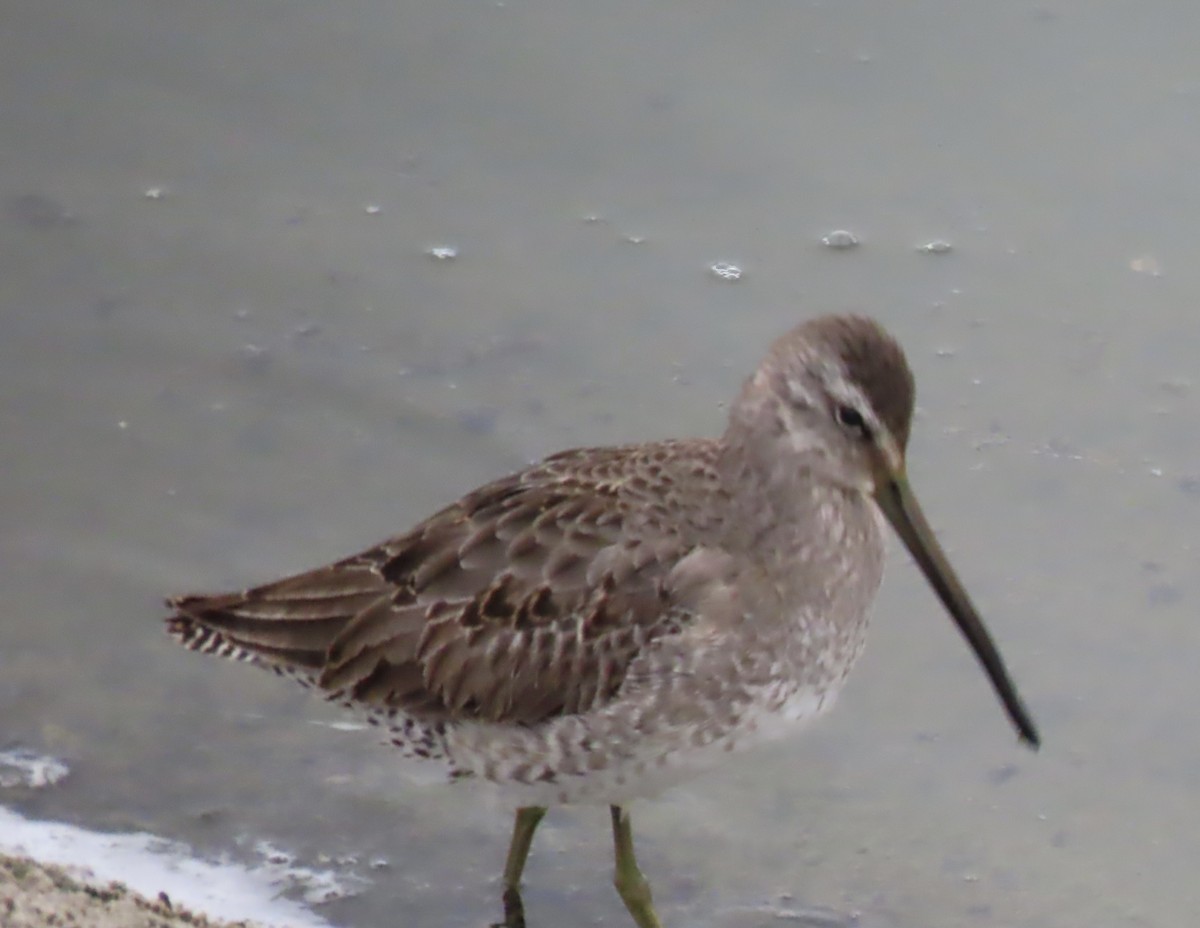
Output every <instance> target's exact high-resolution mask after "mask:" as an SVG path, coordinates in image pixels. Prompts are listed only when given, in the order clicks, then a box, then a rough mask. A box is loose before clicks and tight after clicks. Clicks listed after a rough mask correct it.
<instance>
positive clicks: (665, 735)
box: [447, 683, 836, 806]
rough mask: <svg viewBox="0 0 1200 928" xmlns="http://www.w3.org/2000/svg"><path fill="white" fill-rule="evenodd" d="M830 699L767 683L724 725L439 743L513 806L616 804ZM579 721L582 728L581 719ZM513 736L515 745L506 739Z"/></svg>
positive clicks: (488, 735)
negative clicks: (627, 735)
mask: <svg viewBox="0 0 1200 928" xmlns="http://www.w3.org/2000/svg"><path fill="white" fill-rule="evenodd" d="M835 697H836V689H835V688H822V689H816V688H812V687H795V686H792V687H787V686H785V685H784V684H782V683H780V684H771V685H769V686H766V687H763V688H762V691H761V692H754V693H750V694H747V697H746V699H745V701H744V702H743V704H742V705H741V707H740V708H739V709H738V710H737V711H736V712H735V713H734V714H732V715H730V716H729V717H728V724H726V725H715V724H713V723H712V722H711V720H710V721H706V722H697V723H693V724H685V725H680V726H675V727H672V726H663V727H661V728H659V729H658V730H657V731H655V732H653V733H651V734H641V735H633V734H632V733H631V735H632V736H631V737H630V738H629V739H627V740H622V739H621V738H620V737H619V735H618V734H617V732H616V731H613V730H611V729H606V728H605V727H604V726H603V725H597V726H596V727H595V728H591V730H590V731H589V732H588V734H586V735H584V736H583V737H574V736H573V734H574V733H568V734H567V735H566V736H564V735H563V733H562V732H555V731H554V730H553V729H550V730H549V731H547V732H537V731H536V730H530V729H526V730H525V731H523V732H520V733H518V732H515V731H512V730H509V731H506V732H504V733H503V735H502V736H500V737H497V735H496V733H495V732H487V731H484V730H483V729H485V728H491V727H492V726H471V727H469V728H466V729H464V728H459V729H458V730H457V731H453V732H450V733H448V741H447V746H448V748H449V751H450V754H451V755H452V757H453V761H454V766H455V767H456V768H457V772H458V777H459V778H463V774H466V778H467V779H471V780H476V781H484V782H490V783H492V784H494V785H495V786H496V787H498V788H499V790H500V793H501V795H502V797H503V798H504V799H506V800H508V801H511V802H512V803H514V804H516V805H543V806H544V805H563V804H614V803H615V804H621V803H625V802H629V801H631V800H633V799H642V798H648V797H651V796H655V795H657V794H659V793H661V792H663V791H664V790H666V789H668V788H670V787H672V786H675V785H677V784H679V783H682V782H685V781H687V780H689V779H692V778H693V777H695V776H698V775H700V774H702V773H704V772H705V771H707V770H710V769H712V768H713V767H717V766H720V765H723V764H726V763H728V762H729V761H730V760H731V759H732V758H733V756H735V755H737V754H741V753H743V752H746V751H751V750H754V749H756V748H759V747H761V746H764V745H768V744H771V743H774V742H777V741H780V740H783V739H785V738H787V737H789V736H791V735H794V734H796V733H797V732H798V731H799V730H801V729H803V727H804V726H805V724H806V723H807V722H809V721H811V720H812V719H814V718H816V717H817V716H818V715H821V714H823V713H824V712H826V711H827V710H828V709H829V708H830V707H831V706H832V704H833V701H834V698H835ZM580 724H581V725H582V726H586V720H580ZM588 727H589V728H590V726H588ZM472 728H473V729H475V730H472ZM518 734H519V735H520V740H514V739H515V738H516V736H517V735H518ZM502 745H503V746H502Z"/></svg>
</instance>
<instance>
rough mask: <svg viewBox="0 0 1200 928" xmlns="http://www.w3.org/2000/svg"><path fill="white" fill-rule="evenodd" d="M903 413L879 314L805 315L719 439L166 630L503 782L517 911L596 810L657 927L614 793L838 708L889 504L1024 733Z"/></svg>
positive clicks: (462, 518) (494, 505)
mask: <svg viewBox="0 0 1200 928" xmlns="http://www.w3.org/2000/svg"><path fill="white" fill-rule="evenodd" d="M912 411H913V377H912V373H911V372H910V370H909V367H908V363H907V362H906V361H905V358H904V354H903V352H902V351H901V350H900V347H899V346H898V345H897V343H896V342H895V341H894V340H893V339H892V338H891V337H890V336H889V335H888V334H887V333H886V332H885V331H884V330H883V329H882V328H881V327H880V326H879V325H878V324H877V323H875V322H873V321H871V320H869V319H865V318H860V317H854V316H827V317H823V318H820V319H814V320H811V321H809V322H805V323H803V324H801V325H799V326H797V327H796V328H795V329H793V330H792V331H790V332H788V333H787V334H786V335H784V336H782V337H781V338H780V339H778V340H777V341H776V342H775V344H774V345H773V346H772V347H771V349H770V351H769V352H768V354H767V356H766V358H765V359H764V360H763V362H762V364H761V365H760V366H759V368H758V370H757V371H755V372H754V374H753V375H752V376H751V377H750V378H749V379H748V380H747V381H746V382H745V385H744V386H743V387H742V390H741V393H740V394H739V396H738V398H737V400H736V401H735V402H734V404H733V406H732V408H731V409H730V412H729V424H728V426H727V428H726V429H725V433H724V435H723V436H722V437H721V438H717V439H691V440H684V441H661V442H653V443H649V444H641V445H629V446H625V447H617V448H585V449H579V450H574V451H565V452H562V453H560V454H556V455H554V456H553V457H550V458H547V459H546V460H545V461H543V462H541V463H540V464H536V465H534V466H532V467H529V468H528V469H526V470H523V471H520V472H519V473H516V474H512V475H510V476H508V477H502V478H501V479H499V480H497V481H495V482H494V483H489V484H488V485H486V486H484V487H481V488H479V489H477V490H475V491H474V492H472V493H468V494H467V495H466V496H464V497H463V498H462V499H460V500H459V501H458V502H456V503H454V504H453V505H451V506H448V507H447V508H445V509H443V510H442V511H441V512H439V513H437V514H436V515H433V516H431V517H430V518H428V519H426V520H425V521H424V522H421V523H420V524H419V525H417V526H416V527H415V528H413V529H411V530H409V531H408V532H406V533H404V534H403V535H399V536H396V537H395V538H392V539H390V540H388V541H385V542H383V543H382V544H380V545H377V546H376V547H374V548H370V549H369V550H367V551H364V552H362V553H361V554H357V555H354V556H353V557H349V558H347V559H345V560H342V561H338V562H337V563H335V564H331V565H329V566H327V567H320V568H317V569H316V570H313V571H310V572H308V573H303V574H299V575H297V576H294V577H289V578H287V579H284V580H279V581H277V582H275V583H269V584H266V585H265V586H260V587H256V588H254V589H251V590H248V591H246V592H243V593H231V594H223V595H216V596H183V597H179V598H177V599H172V600H171V601H170V606H171V608H172V609H173V610H174V613H175V614H174V615H173V616H172V617H171V618H170V619H168V626H169V629H170V631H171V634H173V635H174V636H175V637H176V638H177V639H179V641H181V642H182V643H183V644H185V645H186V646H187V647H189V648H191V649H193V650H196V651H205V652H209V653H215V654H219V655H221V656H223V657H230V658H236V659H240V660H246V661H249V662H250V663H253V664H257V665H259V666H261V667H266V668H269V669H272V670H275V671H276V672H278V673H281V674H285V675H289V676H292V677H296V678H298V679H299V680H300V681H301V682H303V683H305V684H307V685H310V686H314V687H316V688H318V689H320V690H322V691H324V692H325V693H326V694H327V695H328V697H329V698H330V699H332V700H337V701H341V702H344V703H345V704H347V705H351V706H357V707H361V708H363V709H365V710H366V711H367V712H368V713H370V716H371V718H372V720H373V721H375V722H377V723H379V724H381V725H383V726H384V727H385V728H386V730H387V732H388V737H389V739H390V740H391V742H392V743H393V744H395V745H396V747H398V748H399V749H400V750H401V751H402V752H404V753H405V754H407V755H410V756H414V757H419V758H425V759H428V760H430V761H437V762H440V763H441V764H442V765H443V766H444V767H445V769H446V770H447V771H448V773H449V776H450V778H451V779H463V778H480V779H484V780H490V781H493V782H495V783H498V784H501V785H503V786H504V787H506V788H507V790H508V791H509V792H510V794H511V796H512V798H513V801H514V804H515V805H516V807H517V812H516V823H515V826H514V828H513V835H512V842H511V844H510V847H509V851H508V858H507V863H506V866H505V868H504V908H505V923H506V924H507V925H509V926H516V925H521V924H523V922H524V916H523V913H522V906H521V898H520V894H519V885H520V881H521V873H522V871H523V869H524V866H525V859H526V857H527V855H528V853H529V847H530V844H531V842H532V840H533V833H534V830H535V829H536V827H537V825H538V822H539V821H540V820H541V818H542V815H543V814H544V812H545V809H546V807H547V806H548V805H552V804H557V803H582V802H595V803H604V804H608V805H609V806H610V807H611V813H612V828H613V838H614V844H615V851H616V870H615V876H614V882H615V884H616V887H617V890H618V891H619V892H620V894H621V898H622V899H623V900H624V902H625V905H626V907H627V908H628V909H629V912H630V914H631V915H632V916H633V919H634V921H635V922H636V923H637V924H638V925H639V926H640V928H657V926H658V925H659V920H658V917H657V915H656V914H655V912H654V908H653V905H652V903H651V898H650V888H649V886H648V884H647V883H646V880H645V878H644V877H643V876H642V874H641V872H640V870H639V869H638V866H637V861H636V859H635V857H634V852H633V840H632V832H631V826H630V820H629V814H628V811H627V804H628V803H629V802H630V801H631V800H632V799H634V798H637V797H640V796H647V795H653V794H654V793H656V792H658V791H659V790H661V789H662V788H664V787H665V786H668V785H670V784H671V783H672V782H675V781H678V780H680V779H683V778H685V777H687V776H689V775H690V774H692V773H694V772H696V771H698V770H702V769H704V768H706V767H709V766H711V765H713V764H714V763H716V762H717V761H718V760H719V759H720V758H722V757H724V756H726V755H727V754H729V753H731V752H735V751H738V750H741V749H743V748H748V747H750V746H752V745H755V744H758V743H761V742H764V741H769V740H773V739H775V738H778V737H779V736H781V735H783V734H786V733H788V732H790V731H791V730H792V729H794V728H796V727H797V726H799V725H801V724H803V723H804V722H806V721H808V720H810V719H812V718H813V717H815V716H817V715H819V714H820V713H822V712H823V711H825V710H826V709H828V708H829V707H830V705H831V704H832V703H833V701H834V697H835V696H836V695H837V693H838V690H839V689H840V688H841V686H842V683H843V681H844V680H845V679H846V675H847V674H848V673H849V672H850V668H851V666H852V665H853V664H854V662H855V660H856V659H857V657H858V655H859V653H860V652H861V651H862V648H863V641H864V637H865V634H866V630H867V611H868V607H869V606H870V603H871V601H872V600H873V598H874V597H875V592H876V590H877V588H878V587H879V583H880V579H881V575H882V570H883V539H882V536H881V524H882V519H881V518H880V517H881V515H882V516H883V517H885V518H886V519H887V520H888V521H889V522H890V523H891V524H892V526H893V528H894V529H895V530H896V532H897V534H899V536H900V538H901V539H902V540H903V542H904V544H905V545H906V546H907V547H908V550H909V551H910V552H911V553H912V556H913V558H914V559H915V560H916V562H917V564H918V565H919V566H920V568H921V570H922V571H923V572H924V574H925V576H926V578H927V579H928V580H929V582H930V584H932V586H933V588H934V589H935V590H936V592H937V595H938V596H939V597H940V598H941V601H942V603H943V604H944V605H945V607H946V609H947V610H948V611H949V613H950V615H951V616H952V617H953V618H954V620H955V622H956V623H957V624H958V627H959V629H960V630H961V631H962V633H963V635H965V636H966V639H967V641H968V642H969V643H970V645H971V647H972V648H973V649H974V650H975V654H976V655H977V656H978V658H979V661H980V662H981V663H982V665H983V668H984V670H986V671H987V674H988V676H989V677H990V678H991V682H992V685H993V686H994V687H995V689H996V692H997V694H998V695H999V697H1000V699H1001V701H1002V702H1003V704H1004V707H1005V709H1006V710H1007V712H1008V715H1009V718H1010V719H1011V720H1012V723H1013V725H1014V726H1015V727H1016V729H1017V731H1018V733H1019V734H1020V737H1021V738H1022V739H1023V740H1024V741H1025V742H1026V743H1027V744H1028V745H1030V746H1032V747H1036V746H1037V744H1038V734H1037V730H1036V729H1035V727H1034V723H1033V720H1032V719H1031V718H1030V716H1029V714H1028V712H1026V710H1025V708H1024V706H1023V705H1022V703H1021V700H1020V697H1019V696H1018V695H1017V692H1016V689H1015V687H1014V685H1013V684H1012V682H1011V680H1010V679H1009V676H1008V673H1007V671H1006V669H1005V666H1004V663H1003V660H1002V659H1001V657H1000V655H999V653H998V652H997V650H996V648H995V646H994V645H993V644H992V641H991V638H990V637H989V635H988V632H987V631H986V629H985V628H984V625H983V623H982V621H981V620H980V618H979V615H978V614H977V612H976V611H975V608H974V606H973V605H972V604H971V601H970V599H969V598H968V596H967V594H966V592H965V591H964V589H963V587H962V585H961V584H960V583H959V581H958V579H957V577H956V576H955V574H954V571H953V570H952V569H951V567H950V565H949V563H948V561H947V560H946V557H945V555H944V554H943V553H942V550H941V548H940V547H939V545H938V543H937V540H936V539H935V538H934V536H933V533H932V531H931V530H930V528H929V526H928V524H927V523H926V521H925V518H924V516H923V515H922V514H921V509H920V508H919V506H918V505H917V501H916V497H915V496H914V495H913V493H912V491H911V490H910V488H909V483H908V479H907V477H906V474H905V448H906V446H907V444H908V434H909V427H910V425H911V420H912Z"/></svg>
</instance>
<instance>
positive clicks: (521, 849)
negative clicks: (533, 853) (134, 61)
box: [494, 806, 546, 928]
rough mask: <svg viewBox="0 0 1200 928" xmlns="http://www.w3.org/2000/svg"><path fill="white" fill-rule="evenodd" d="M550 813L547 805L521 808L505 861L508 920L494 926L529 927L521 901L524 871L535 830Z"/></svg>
mask: <svg viewBox="0 0 1200 928" xmlns="http://www.w3.org/2000/svg"><path fill="white" fill-rule="evenodd" d="M545 814H546V809H545V808H544V807H543V806H525V807H524V808H522V809H517V818H516V821H515V822H514V823H513V833H512V841H511V843H510V844H509V845H508V858H507V859H506V860H505V862H504V921H503V922H502V923H501V924H500V925H498V926H494V928H525V906H524V905H523V904H522V903H521V874H522V873H523V872H524V871H525V860H526V858H528V857H529V847H530V845H531V844H533V833H534V831H535V830H536V829H537V826H538V822H540V821H541V820H542V816H543V815H545Z"/></svg>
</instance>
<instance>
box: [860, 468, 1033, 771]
mask: <svg viewBox="0 0 1200 928" xmlns="http://www.w3.org/2000/svg"><path fill="white" fill-rule="evenodd" d="M875 500H876V502H877V503H878V504H879V508H880V509H882V510H883V513H884V515H886V516H887V518H888V521H889V522H891V523H892V527H893V528H895V530H896V533H897V534H898V535H899V536H900V538H901V540H903V542H904V545H905V547H907V548H908V550H909V552H910V553H911V554H912V556H913V559H914V560H915V561H916V562H917V564H918V565H920V568H921V571H922V573H924V574H925V577H926V579H927V580H928V581H929V583H930V585H931V586H932V587H933V588H934V590H936V591H937V595H938V598H939V599H940V600H941V601H942V605H944V606H945V607H946V609H947V611H948V612H949V613H950V615H951V616H952V617H953V619H954V621H955V623H956V624H957V625H958V627H959V629H960V630H961V631H962V633H963V636H964V637H965V638H966V639H967V642H968V643H969V644H970V645H971V648H972V649H973V650H974V651H975V656H976V657H978V658H979V663H981V664H982V665H983V669H984V670H985V671H987V675H988V678H989V679H990V680H991V681H992V686H993V687H995V690H996V695H998V696H999V697H1000V701H1001V702H1002V703H1004V708H1005V710H1006V711H1007V712H1008V717H1009V718H1010V719H1011V720H1012V723H1013V725H1014V727H1016V729H1017V731H1018V732H1019V733H1020V736H1021V739H1022V740H1023V741H1024V742H1025V743H1026V744H1028V745H1029V746H1030V747H1031V748H1036V747H1037V746H1038V744H1039V738H1038V732H1037V727H1036V726H1035V725H1034V724H1033V719H1032V718H1030V716H1029V712H1028V711H1026V709H1025V706H1024V704H1023V703H1022V702H1021V697H1020V696H1019V695H1017V688H1016V686H1014V685H1013V682H1012V679H1011V678H1010V677H1009V675H1008V670H1007V668H1005V666H1004V659H1003V658H1002V657H1000V652H999V651H998V650H996V645H995V644H994V643H993V642H992V636H991V635H989V634H988V630H987V628H985V627H984V624H983V620H982V619H981V618H980V617H979V613H978V612H976V611H975V607H974V605H972V604H971V599H970V597H969V596H967V591H966V590H964V589H963V586H962V584H961V583H960V582H959V580H958V577H957V576H955V574H954V570H953V568H951V566H950V562H949V561H948V560H947V559H946V555H945V553H944V552H943V551H942V548H941V545H939V544H938V542H937V538H935V537H934V534H933V530H932V529H931V528H930V527H929V523H928V522H926V521H925V515H924V514H923V513H922V512H921V507H920V506H919V505H918V504H917V498H916V496H915V495H913V492H912V490H911V489H910V488H909V485H908V478H907V477H906V476H905V475H904V474H903V473H900V474H889V475H888V477H886V478H884V479H883V480H881V481H880V485H879V487H878V489H877V490H876V492H875Z"/></svg>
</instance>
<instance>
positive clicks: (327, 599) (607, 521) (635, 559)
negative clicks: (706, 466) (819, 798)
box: [168, 445, 695, 724]
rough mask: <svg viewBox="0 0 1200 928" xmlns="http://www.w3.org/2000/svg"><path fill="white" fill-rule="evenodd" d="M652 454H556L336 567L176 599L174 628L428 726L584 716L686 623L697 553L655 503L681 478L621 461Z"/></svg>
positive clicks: (213, 647)
mask: <svg viewBox="0 0 1200 928" xmlns="http://www.w3.org/2000/svg"><path fill="white" fill-rule="evenodd" d="M645 447H646V446H642V447H641V448H638V449H607V450H606V451H604V452H598V451H596V450H595V449H593V450H591V451H586V452H579V451H577V452H567V453H564V454H561V455H556V456H555V457H553V458H549V459H547V461H546V462H544V463H543V464H541V465H539V466H536V467H534V468H531V469H529V470H526V471H523V472H521V473H518V474H515V475H512V476H510V477H506V478H503V479H501V480H498V481H496V482H494V483H491V484H488V485H487V486H484V487H482V488H480V489H479V490H476V491H475V492H473V493H471V494H469V495H468V496H466V497H464V498H463V499H462V500H460V501H459V502H457V503H455V504H454V505H452V506H449V507H448V508H446V509H444V510H442V511H441V512H439V513H437V514H436V515H434V516H432V517H431V518H429V519H427V520H426V521H425V522H422V523H421V524H419V525H417V526H416V527H415V528H413V529H412V530H411V531H410V532H408V533H407V534H405V535H401V536H398V537H396V538H393V539H390V540H388V541H386V542H384V543H383V544H380V545H378V546H376V547H374V548H371V549H369V550H367V551H364V552H362V553H361V554H358V555H355V556H353V557H350V558H347V559H345V560H342V561H339V562H337V563H335V564H331V565H329V566H327V567H321V568H318V569H316V570H313V571H310V572H308V573H303V574H299V575H297V576H294V577H289V578H287V579H284V580H280V581H277V582H275V583H269V584H266V585H264V586H260V587H256V588H254V589H251V590H248V591H246V592H242V593H233V594H225V595H217V596H183V597H179V598H177V599H173V600H170V601H169V605H170V606H171V608H172V609H173V610H174V612H175V614H174V615H173V616H172V617H171V618H170V619H168V625H169V630H170V631H171V633H172V634H173V635H174V636H175V637H176V638H177V639H179V640H180V641H182V643H184V644H185V645H187V646H188V647H190V648H192V649H194V650H200V651H208V652H214V653H218V654H222V655H223V656H227V657H234V658H239V659H244V660H250V661H251V662H253V663H257V664H260V665H264V666H267V667H270V668H273V669H275V670H277V671H279V672H281V673H285V674H288V675H292V676H296V677H298V678H300V679H301V680H302V682H307V683H310V684H312V685H316V686H318V687H320V688H321V689H323V690H325V691H326V692H327V693H329V694H330V696H331V698H341V699H346V700H354V701H359V702H363V703H366V704H367V705H369V706H372V707H377V708H382V709H397V710H400V711H403V712H406V713H409V714H413V715H417V716H422V717H426V718H431V719H439V718H440V719H464V718H471V719H479V720H486V721H493V722H501V721H503V722H519V723H526V724H531V723H534V722H537V721H540V720H543V719H546V718H549V717H551V716H554V715H559V714H570V713H575V712H581V711H584V710H586V709H588V708H590V707H593V706H596V705H598V704H601V703H603V702H605V701H607V700H608V699H610V698H612V696H613V694H614V693H616V691H617V690H618V688H619V687H620V686H621V684H622V682H623V680H624V678H625V674H626V671H627V670H628V669H629V667H630V664H631V663H632V662H633V661H634V660H635V659H636V658H637V657H638V655H639V654H640V653H642V652H643V651H644V649H645V648H646V647H647V645H648V644H649V643H650V642H652V641H654V640H656V639H658V638H661V637H662V636H664V635H669V634H672V633H674V632H677V631H679V629H680V628H681V626H682V625H685V624H687V623H688V621H689V612H688V608H687V604H686V603H684V604H682V605H681V603H680V602H678V601H677V600H679V598H680V597H679V596H677V595H676V591H675V590H674V589H673V588H672V581H671V576H672V574H671V571H672V569H673V568H674V567H677V566H678V564H679V562H680V561H682V560H684V559H685V558H686V557H687V555H688V554H689V552H691V551H693V550H694V549H695V545H694V543H693V541H692V540H690V539H688V538H686V537H685V535H686V534H687V533H681V532H679V531H674V530H671V529H669V528H667V527H666V526H665V525H664V524H661V523H660V520H659V519H657V518H656V517H655V513H654V511H653V506H652V504H651V503H650V502H649V501H651V500H654V499H659V498H661V496H662V492H663V491H669V490H670V489H671V487H658V486H656V484H657V483H659V482H661V481H663V480H666V479H667V478H666V477H664V475H663V473H662V471H661V470H660V469H656V468H653V467H651V468H649V469H645V468H643V470H642V471H638V470H637V469H636V468H633V470H634V471H635V472H636V474H637V479H636V480H630V479H629V478H628V474H627V473H626V472H627V471H629V470H630V467H629V464H630V462H629V461H623V460H621V459H620V456H621V455H622V454H641V455H645V454H646V453H647V452H646V451H645ZM662 447H664V448H665V449H666V450H665V451H663V452H662V454H664V455H665V456H666V457H668V458H669V457H673V453H672V449H671V447H670V445H665V446H662ZM635 523H636V524H637V525H639V526H641V531H639V532H635V533H633V534H630V533H629V532H627V529H628V528H629V526H630V525H632V524H635ZM685 582H686V581H685ZM683 599H685V600H686V599H694V597H692V596H691V594H690V592H688V591H685V593H684V596H683Z"/></svg>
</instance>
